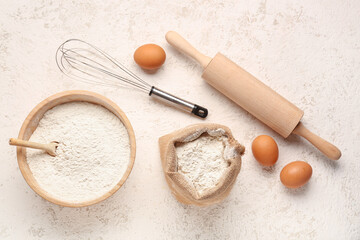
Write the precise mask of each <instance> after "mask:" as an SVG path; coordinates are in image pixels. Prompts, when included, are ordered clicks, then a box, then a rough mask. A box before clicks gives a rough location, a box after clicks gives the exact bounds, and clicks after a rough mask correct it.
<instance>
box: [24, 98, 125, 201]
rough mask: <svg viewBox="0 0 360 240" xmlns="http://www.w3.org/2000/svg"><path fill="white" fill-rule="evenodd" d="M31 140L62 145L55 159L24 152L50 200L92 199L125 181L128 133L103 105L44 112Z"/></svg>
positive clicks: (80, 104) (65, 106)
mask: <svg viewBox="0 0 360 240" xmlns="http://www.w3.org/2000/svg"><path fill="white" fill-rule="evenodd" d="M30 141H34V142H40V143H48V142H51V141H58V142H60V144H59V146H58V148H57V150H56V153H57V156H56V157H51V156H50V155H48V154H47V153H44V152H43V151H41V150H35V149H29V148H28V149H27V150H26V151H27V161H28V164H29V167H30V170H31V172H32V173H33V175H34V178H35V179H36V181H37V182H38V184H39V185H40V186H41V187H42V188H43V189H44V190H45V191H47V192H48V193H49V194H51V195H52V196H53V197H55V198H57V199H60V200H63V201H70V202H84V201H88V200H93V199H96V198H98V197H100V196H102V195H103V194H105V193H106V192H108V191H109V190H110V189H112V188H113V187H114V186H115V185H116V184H117V183H118V182H119V180H120V179H121V178H122V177H123V175H124V173H125V171H126V169H127V167H128V163H129V160H130V141H129V135H128V133H127V130H126V128H125V126H124V125H123V123H122V122H121V121H120V119H119V118H118V117H116V116H115V115H114V114H113V113H112V112H110V111H109V110H107V109H105V108H104V107H102V106H100V105H96V104H91V103H86V102H72V103H65V104H61V105H59V106H56V107H54V108H52V109H50V110H48V111H47V112H46V113H45V114H44V116H43V118H42V119H41V120H40V122H39V125H38V127H37V128H36V130H35V131H34V133H33V134H32V136H31V138H30Z"/></svg>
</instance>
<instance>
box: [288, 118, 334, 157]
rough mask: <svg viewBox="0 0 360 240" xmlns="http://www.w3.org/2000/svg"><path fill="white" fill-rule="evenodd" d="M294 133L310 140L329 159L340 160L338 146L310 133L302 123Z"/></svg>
mask: <svg viewBox="0 0 360 240" xmlns="http://www.w3.org/2000/svg"><path fill="white" fill-rule="evenodd" d="M293 133H294V134H296V135H299V136H301V137H303V138H305V139H306V140H308V141H309V142H310V143H311V144H312V145H314V146H315V147H316V148H317V149H319V150H320V151H321V152H322V153H323V154H324V155H326V156H327V157H328V158H330V159H332V160H338V159H339V158H340V157H341V151H340V150H339V149H338V148H337V147H336V146H334V145H333V144H331V143H329V142H328V141H326V140H324V139H322V138H321V137H319V136H317V135H316V134H314V133H312V132H310V131H309V130H308V129H307V128H306V127H305V126H304V125H303V124H302V123H301V122H299V124H298V125H297V126H296V128H295V129H294V131H293Z"/></svg>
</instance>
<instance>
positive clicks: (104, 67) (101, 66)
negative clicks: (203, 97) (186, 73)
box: [56, 39, 208, 118]
mask: <svg viewBox="0 0 360 240" xmlns="http://www.w3.org/2000/svg"><path fill="white" fill-rule="evenodd" d="M56 64H57V66H58V67H59V69H60V71H61V72H63V73H64V74H65V75H66V76H68V77H70V78H72V79H74V80H78V81H82V82H85V83H90V84H96V85H100V86H110V87H132V88H135V89H137V90H140V91H143V92H146V93H148V94H149V96H157V97H159V98H161V99H164V100H167V101H169V102H171V103H173V105H174V106H177V107H180V108H182V109H184V110H185V111H187V112H191V113H192V114H195V115H196V116H199V117H201V118H205V117H206V116H207V115H208V110H207V109H206V108H203V107H201V106H198V105H196V104H193V103H191V102H188V101H186V100H183V99H181V98H178V97H176V96H174V95H172V94H170V93H167V92H165V91H162V90H160V89H159V88H156V87H155V86H152V85H150V84H149V83H147V82H146V81H144V80H143V79H141V78H140V77H138V76H137V75H136V74H134V73H133V72H131V71H130V70H129V69H127V68H126V67H125V66H124V65H123V64H121V63H120V62H118V61H117V60H116V59H114V58H113V57H111V56H110V55H109V54H107V53H105V52H104V51H102V50H100V49H99V48H97V47H95V46H94V45H92V44H90V43H87V42H85V41H83V40H79V39H69V40H67V41H65V42H64V43H63V44H61V45H60V46H59V48H58V49H57V51H56Z"/></svg>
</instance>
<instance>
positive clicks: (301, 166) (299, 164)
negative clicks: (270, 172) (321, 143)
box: [280, 161, 312, 188]
mask: <svg viewBox="0 0 360 240" xmlns="http://www.w3.org/2000/svg"><path fill="white" fill-rule="evenodd" d="M311 175H312V168H311V166H310V165H309V164H308V163H306V162H303V161H295V162H291V163H289V164H288V165H286V166H285V167H284V168H283V169H282V170H281V173H280V180H281V182H282V183H283V184H284V185H285V186H286V187H288V188H299V187H301V186H303V185H305V184H306V183H307V182H308V181H309V179H310V178H311Z"/></svg>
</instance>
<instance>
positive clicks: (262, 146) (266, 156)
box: [251, 135, 279, 166]
mask: <svg viewBox="0 0 360 240" xmlns="http://www.w3.org/2000/svg"><path fill="white" fill-rule="evenodd" d="M251 150H252V153H253V155H254V157H255V159H256V160H257V161H258V162H259V163H260V164H261V165H263V166H272V165H274V164H275V163H276V161H277V160H278V158H279V148H278V145H277V144H276V142H275V140H274V139H273V138H272V137H270V136H268V135H260V136H258V137H256V138H255V139H254V141H253V142H252V145H251Z"/></svg>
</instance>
